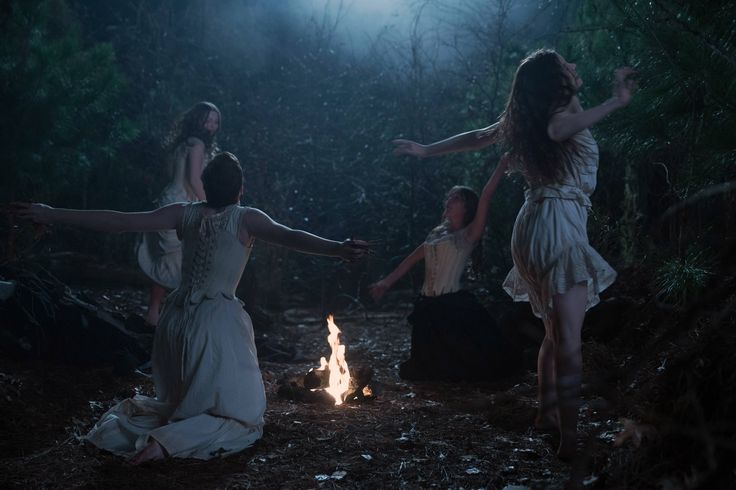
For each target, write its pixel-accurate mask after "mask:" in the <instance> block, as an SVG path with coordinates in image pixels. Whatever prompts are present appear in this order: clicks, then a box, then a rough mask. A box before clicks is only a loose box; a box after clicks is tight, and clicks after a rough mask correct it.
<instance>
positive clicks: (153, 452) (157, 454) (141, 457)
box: [130, 439, 168, 465]
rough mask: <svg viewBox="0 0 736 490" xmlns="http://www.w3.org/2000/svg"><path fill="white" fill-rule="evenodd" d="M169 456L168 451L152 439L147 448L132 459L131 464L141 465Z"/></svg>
mask: <svg viewBox="0 0 736 490" xmlns="http://www.w3.org/2000/svg"><path fill="white" fill-rule="evenodd" d="M167 456H168V455H167V454H166V450H165V449H164V448H163V446H161V444H159V443H158V441H157V440H155V439H151V441H150V442H149V443H148V445H146V447H144V448H143V449H141V450H140V451H138V452H137V453H135V454H134V455H133V457H132V458H130V464H134V465H139V464H141V463H145V462H146V461H156V460H159V459H164V458H166V457H167Z"/></svg>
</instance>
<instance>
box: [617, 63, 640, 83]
mask: <svg viewBox="0 0 736 490" xmlns="http://www.w3.org/2000/svg"><path fill="white" fill-rule="evenodd" d="M613 74H614V77H615V79H616V82H619V83H621V82H624V81H625V80H626V79H627V78H628V77H630V76H633V75H636V70H634V69H633V68H632V67H630V66H622V67H621V68H618V69H616V70H614V72H613Z"/></svg>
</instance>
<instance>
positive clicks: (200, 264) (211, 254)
mask: <svg viewBox="0 0 736 490" xmlns="http://www.w3.org/2000/svg"><path fill="white" fill-rule="evenodd" d="M245 211H246V208H243V207H241V206H238V205H237V204H232V205H230V206H227V207H225V208H224V209H222V210H213V209H212V208H209V207H208V206H207V205H206V204H204V203H192V204H189V205H188V206H187V208H186V210H185V212H184V217H183V219H182V223H181V227H180V230H179V235H180V236H181V238H182V243H183V260H182V282H181V285H180V286H179V288H178V289H177V290H176V291H175V292H174V293H173V294H174V295H175V296H176V297H177V298H178V299H180V300H183V299H184V298H188V299H189V301H191V302H193V303H198V302H200V301H201V300H202V299H204V298H214V297H217V296H218V295H222V296H225V297H226V298H234V297H235V289H236V287H237V285H238V282H239V281H240V277H241V275H242V274H243V270H244V269H245V265H246V263H247V262H248V258H249V256H250V251H251V245H252V239H250V238H249V239H248V241H247V242H248V245H247V246H246V245H243V243H242V242H241V241H240V239H239V236H238V232H239V228H240V222H241V217H242V213H244V212H245Z"/></svg>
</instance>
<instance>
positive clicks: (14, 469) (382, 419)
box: [0, 287, 662, 489]
mask: <svg viewBox="0 0 736 490" xmlns="http://www.w3.org/2000/svg"><path fill="white" fill-rule="evenodd" d="M614 292H615V291H614ZM85 293H86V294H87V295H88V296H89V297H91V298H93V299H94V300H95V301H96V302H97V303H98V304H100V305H101V306H102V307H104V308H106V309H110V310H116V311H118V312H120V313H122V314H124V315H135V314H140V313H141V312H142V311H143V305H144V300H145V298H144V292H143V290H142V288H136V287H126V288H87V289H86V291H85ZM393 299H394V300H393V301H391V302H389V303H388V304H387V305H385V306H383V307H381V308H380V309H378V308H376V309H369V310H360V311H357V312H356V311H343V312H340V311H336V312H334V314H335V321H336V323H337V324H338V325H339V327H340V328H341V329H342V332H343V334H342V342H343V343H344V344H346V345H347V346H348V362H349V363H350V364H351V366H352V367H353V368H357V367H370V368H372V369H373V371H374V376H373V380H372V382H371V387H372V388H373V390H374V392H375V394H376V396H375V398H374V399H373V400H370V401H366V402H364V403H362V404H355V405H341V406H331V405H325V404H316V403H304V402H295V401H290V400H286V399H283V398H281V397H280V396H279V395H278V388H279V386H280V383H282V382H283V380H284V379H288V378H291V377H300V376H302V375H303V374H305V373H306V372H307V371H308V370H309V368H311V367H316V366H318V359H319V357H320V356H329V346H328V344H327V341H326V337H327V328H326V325H325V321H324V318H322V317H321V316H320V312H319V311H316V310H314V309H310V308H306V307H292V308H289V309H287V310H284V311H280V312H268V313H269V315H270V318H271V320H272V323H271V325H270V326H268V327H264V328H260V329H257V330H256V336H257V338H258V342H259V349H261V347H263V349H262V351H263V352H264V354H263V355H262V356H260V357H262V358H261V370H262V373H263V380H264V383H265V387H266V394H267V399H268V408H267V411H266V415H265V419H266V427H265V431H264V436H263V438H262V440H260V441H259V442H258V443H257V444H256V445H255V446H254V447H252V448H250V449H248V450H246V451H244V452H242V453H240V454H237V455H234V456H231V457H228V458H224V459H219V460H211V461H197V460H180V459H172V460H165V461H160V462H153V463H147V464H143V465H140V466H132V465H130V464H128V463H127V462H126V461H125V460H123V459H121V458H119V457H116V456H113V455H110V454H107V453H104V452H102V451H99V450H97V449H95V448H93V447H88V446H87V445H85V444H84V443H83V442H82V441H81V439H80V436H82V435H84V434H85V433H86V432H87V431H88V430H89V429H90V427H91V426H92V425H93V424H94V422H95V420H96V419H97V418H98V417H99V416H100V415H101V414H102V413H104V412H105V411H106V410H107V409H108V408H109V407H110V406H111V405H112V404H114V403H115V402H117V401H119V400H121V399H123V398H126V397H130V396H133V395H135V394H145V395H151V396H152V395H153V394H154V393H153V384H152V381H151V379H150V378H149V377H146V376H144V375H142V374H140V373H131V374H127V375H117V374H114V372H113V369H112V367H111V366H107V365H102V366H96V367H79V366H73V365H69V364H62V363H52V362H49V361H39V360H18V359H10V358H7V357H5V356H3V357H0V388H2V389H1V390H0V395H2V399H1V400H0V420H1V421H2V422H1V423H2V433H3V436H2V439H3V440H2V442H1V443H0V486H2V487H3V488H80V487H81V488H96V487H103V488H179V487H186V488H289V489H291V488H293V489H303V488H454V489H459V488H467V489H471V488H488V489H492V488H493V489H503V488H508V489H521V488H531V489H537V488H545V489H546V488H565V487H582V488H612V487H614V486H615V487H618V486H620V485H622V483H621V479H620V478H618V479H616V480H615V481H616V483H613V482H614V480H612V479H609V478H608V474H607V472H608V471H609V470H610V469H611V464H612V462H615V461H619V462H620V461H628V460H630V458H631V457H632V455H633V454H635V453H636V451H638V449H637V448H636V447H635V444H632V441H633V442H634V443H636V446H638V445H639V444H640V443H641V439H642V438H641V434H642V433H645V432H646V428H645V426H641V427H642V428H641V430H637V431H634V432H635V434H634V436H635V437H629V436H631V432H632V431H631V427H632V426H631V425H630V422H627V421H626V419H625V418H624V417H629V416H631V413H630V412H631V409H630V405H627V404H626V403H624V402H622V400H624V399H625V397H626V395H625V393H624V392H625V391H626V389H625V388H622V383H625V384H626V385H627V386H628V387H633V386H634V385H635V384H636V383H638V382H639V381H637V379H634V377H628V378H627V377H626V376H625V375H623V376H622V375H621V374H620V373H619V374H618V375H615V376H611V375H610V369H611V368H612V367H613V366H611V363H616V364H617V365H618V364H620V365H623V364H624V363H625V362H626V360H627V359H618V360H617V357H618V356H620V355H622V354H620V353H617V352H616V351H615V349H613V347H610V346H606V343H607V342H606V339H605V336H604V338H603V339H600V338H594V336H593V337H591V335H586V339H585V346H584V351H583V354H584V358H585V376H586V384H585V386H584V393H583V405H582V407H581V412H580V413H581V420H580V425H579V429H580V438H579V439H580V448H581V451H580V454H579V456H578V458H577V459H576V460H575V461H574V462H573V463H572V464H565V463H563V462H561V461H559V460H558V459H557V458H556V456H555V443H556V436H554V435H550V434H543V433H539V432H536V431H535V430H533V428H532V426H531V422H532V420H533V418H534V414H535V407H536V401H535V398H536V394H535V375H534V373H533V372H532V370H528V371H526V372H524V373H522V374H519V375H517V376H515V377H512V378H509V379H507V380H504V381H503V382H498V383H410V382H405V381H403V380H401V379H400V378H399V377H398V368H397V365H398V363H399V362H400V361H402V360H403V359H405V358H406V356H407V353H408V351H409V342H410V329H409V327H408V325H407V324H406V316H407V314H408V313H409V311H410V308H411V304H410V299H411V298H410V296H409V295H408V294H404V295H400V294H399V295H394V298H393ZM608 303H609V304H616V299H615V298H613V299H611V300H609V302H608ZM641 303H642V302H639V303H637V302H633V303H627V305H629V306H628V307H629V308H630V307H631V305H632V304H633V305H635V304H640V305H641ZM605 304H606V303H604V305H605ZM504 305H505V306H504ZM509 305H510V303H503V304H501V303H499V304H497V305H496V306H497V307H498V309H503V308H507V309H508V308H510V306H509ZM512 306H513V305H512ZM601 307H602V313H601V314H598V315H593V314H592V313H591V315H589V317H590V322H592V323H593V324H594V325H593V327H592V328H591V331H592V332H593V334H595V333H596V332H600V331H602V329H606V328H611V327H610V324H611V322H613V324H614V325H615V324H616V323H617V322H619V323H620V322H624V321H628V320H626V318H633V317H636V318H637V320H636V321H637V322H638V323H640V325H641V327H643V328H646V327H647V323H648V322H649V321H650V318H647V317H646V316H642V314H641V312H638V313H637V314H636V315H633V316H632V315H631V314H627V313H625V312H624V313H623V314H622V313H621V312H620V311H619V312H618V313H616V312H615V310H612V309H611V308H620V303H619V306H613V307H609V308H608V309H606V307H604V306H603V305H601ZM601 307H599V308H601ZM527 308H528V306H527ZM491 311H493V305H491ZM514 311H516V310H514ZM592 311H595V310H592ZM505 318H507V320H506V321H509V320H508V316H507V317H505ZM532 321H533V320H532ZM596 324H599V325H597V326H596ZM607 324H608V326H606V325H607ZM586 328H587V327H586ZM637 342H640V339H637V338H636V336H632V338H631V339H630V341H629V342H626V343H624V345H629V346H630V347H631V346H633V345H636V343H637ZM639 345H641V344H639ZM284 346H288V347H286V348H285V349H284V350H288V351H289V352H288V353H285V355H284V356H280V355H279V349H282V348H283V347H284ZM259 354H260V351H259ZM280 357H283V359H279V358H280ZM624 357H625V356H624ZM631 359H632V356H628V360H631ZM658 362H660V361H659V360H657V359H653V360H651V362H649V361H647V362H644V363H642V364H641V366H640V369H639V371H640V372H641V373H642V374H640V375H639V376H640V378H641V379H644V378H647V377H654V376H656V375H657V373H658V368H660V369H659V371H662V369H661V367H662V366H660V365H659V364H658ZM528 363H529V364H532V365H533V362H532V361H530V362H528ZM606 370H608V371H607V372H608V373H609V374H608V375H607V376H601V375H600V373H602V372H604V371H606ZM627 412H628V413H627ZM627 434H628V436H627ZM617 436H618V438H619V440H620V441H624V440H625V439H629V441H626V442H625V443H624V444H620V445H614V441H615V440H616V438H617Z"/></svg>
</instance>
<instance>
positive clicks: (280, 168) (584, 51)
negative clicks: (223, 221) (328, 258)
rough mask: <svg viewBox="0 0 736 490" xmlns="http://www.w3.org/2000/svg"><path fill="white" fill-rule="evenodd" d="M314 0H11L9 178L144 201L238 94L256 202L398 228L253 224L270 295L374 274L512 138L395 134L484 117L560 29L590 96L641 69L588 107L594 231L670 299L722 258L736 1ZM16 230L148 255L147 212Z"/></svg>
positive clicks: (123, 201) (497, 213)
mask: <svg viewBox="0 0 736 490" xmlns="http://www.w3.org/2000/svg"><path fill="white" fill-rule="evenodd" d="M317 3H318V4H319V5H320V6H319V7H318V8H314V7H315V4H314V3H313V4H312V6H311V7H312V8H311V9H307V10H305V8H304V6H305V4H304V2H300V1H298V0H283V1H279V2H271V1H267V0H249V1H246V0H222V1H219V2H208V1H205V0H177V1H173V0H159V1H152V0H146V1H144V0H139V1H128V2H114V3H112V4H109V3H101V2H95V1H87V0H48V1H37V2H17V1H4V2H2V9H0V27H1V29H0V30H1V31H2V34H1V36H2V45H1V47H0V71H1V72H2V85H1V86H0V91H1V92H0V94H1V95H0V96H1V97H2V100H3V106H4V113H5V115H4V117H3V118H2V123H1V124H2V127H0V141H1V144H2V148H3V153H4V161H5V162H6V163H5V165H4V172H3V173H4V176H3V179H2V184H0V200H2V201H3V202H7V201H9V200H13V199H33V200H38V201H44V202H48V203H51V204H52V205H56V206H69V207H87V208H93V207H102V208H115V209H122V210H145V209H150V208H151V207H152V206H153V200H154V199H155V197H156V196H157V194H158V193H159V192H160V189H161V188H162V187H163V185H164V181H163V172H162V167H163V165H162V162H163V155H162V150H161V142H162V140H163V137H164V136H165V134H166V132H167V131H168V130H169V129H170V127H171V124H172V122H173V120H174V118H175V117H176V116H177V115H178V114H179V113H180V112H182V111H183V110H185V109H186V108H188V107H189V106H191V105H192V104H193V103H194V102H197V101H199V100H209V101H212V102H214V103H215V104H216V105H218V106H219V107H220V108H221V110H222V113H223V121H222V129H221V132H220V134H219V135H218V141H219V145H220V147H221V148H222V149H225V150H229V151H232V152H234V153H235V154H237V155H238V156H239V157H240V158H241V160H242V162H243V163H244V166H245V171H246V186H247V189H246V194H247V195H246V197H245V199H244V202H245V203H247V204H249V205H253V206H256V207H259V208H262V209H263V210H265V211H266V212H268V213H269V214H271V215H272V216H273V217H274V218H275V219H277V220H280V221H282V222H284V223H285V224H287V225H290V226H295V227H303V228H306V229H309V230H312V231H314V232H316V233H319V234H323V235H326V236H330V237H334V238H336V239H341V238H346V237H348V236H356V237H361V238H365V239H372V240H380V241H381V244H380V246H379V249H378V253H377V255H376V258H375V259H374V260H372V261H370V262H369V263H368V264H366V265H364V266H362V267H364V269H365V270H364V271H363V273H362V274H359V275H356V274H355V273H354V271H353V272H352V273H350V274H347V275H341V274H340V271H341V270H342V268H343V266H342V265H340V264H337V263H326V262H325V261H323V260H316V261H315V259H310V258H303V257H298V256H295V254H288V253H286V252H284V251H283V250H280V249H277V248H274V247H267V246H266V247H263V246H262V247H259V249H257V253H256V254H255V256H254V259H253V264H252V265H251V269H250V272H249V274H251V275H252V276H253V277H258V278H259V283H258V286H257V287H256V288H254V290H257V295H258V296H259V298H258V299H259V300H260V301H266V302H270V303H274V302H275V303H278V301H279V298H283V297H287V296H289V295H291V294H296V293H298V292H301V293H304V291H313V292H315V293H313V296H314V295H315V294H317V293H319V294H321V298H315V297H310V299H312V300H314V299H319V300H321V301H323V302H324V301H325V298H326V297H329V296H331V295H334V294H335V293H336V292H340V293H345V294H347V295H349V296H352V297H357V296H358V295H359V294H360V291H361V290H362V289H361V286H362V285H365V283H368V282H369V281H372V280H375V279H376V278H377V277H380V276H381V275H382V274H383V273H384V272H386V271H388V270H390V268H392V267H393V266H394V265H395V263H396V261H397V260H398V259H400V258H401V257H402V256H403V255H405V254H406V253H408V252H409V251H410V250H412V249H413V248H414V247H415V246H416V245H417V244H418V243H420V242H421V241H422V239H423V237H424V236H425V235H426V233H427V231H428V230H429V229H431V228H432V227H433V226H434V225H436V224H437V223H438V221H439V216H440V213H441V204H442V200H443V196H444V194H445V192H446V191H447V190H448V189H449V188H450V187H451V186H452V185H454V184H466V185H471V186H473V187H475V188H476V189H479V188H480V187H481V186H482V184H483V182H484V181H485V179H486V178H487V176H488V174H489V172H490V171H491V169H492V168H493V166H494V165H495V163H496V161H497V157H498V155H499V154H500V152H501V151H503V148H497V149H491V150H489V151H484V152H479V153H469V154H463V155H456V156H447V157H441V158H435V159H431V160H417V159H411V158H397V157H394V156H393V155H392V154H391V144H390V141H391V140H392V139H393V138H395V137H407V138H411V139H416V140H418V141H423V142H430V141H434V140H437V139H440V138H443V137H446V136H449V135H451V134H455V133H458V132H461V131H465V130H469V129H474V128H477V127H482V126H485V125H488V124H490V123H491V122H493V121H494V120H495V119H496V117H497V116H498V114H499V113H500V112H501V111H502V109H503V106H504V103H505V98H506V95H507V93H508V91H509V87H510V81H511V78H512V76H513V72H514V69H515V67H516V66H517V65H518V63H519V61H520V59H522V58H523V57H524V55H525V54H526V53H528V52H530V51H531V50H533V49H536V48H539V47H554V48H556V49H558V50H559V51H560V52H561V53H563V55H565V56H566V57H567V58H568V59H571V60H573V61H574V62H577V64H578V71H579V72H580V73H581V75H582V77H583V79H584V81H585V85H584V87H583V90H582V92H581V94H580V96H581V99H582V102H583V104H584V106H591V105H594V104H597V103H600V102H602V101H603V100H605V99H606V98H607V97H608V96H609V93H610V86H611V79H612V72H613V70H614V69H615V68H616V67H618V66H621V65H625V64H628V65H632V66H634V67H636V69H637V70H638V71H639V74H640V90H639V91H638V93H637V94H636V98H635V100H634V102H633V103H632V105H631V106H630V107H628V108H627V109H626V110H625V111H621V112H620V113H617V114H615V115H613V116H611V117H610V118H608V119H607V120H606V121H604V122H603V123H601V124H599V125H597V127H596V128H595V131H594V134H595V136H596V137H597V139H598V142H599V144H600V147H601V165H600V172H599V187H598V190H597V192H596V193H595V195H594V199H593V201H594V214H593V216H592V219H591V223H590V235H591V240H592V241H593V242H594V244H595V246H596V247H597V248H599V250H600V251H601V252H602V254H603V255H604V256H605V257H606V258H608V259H609V260H610V261H611V262H612V263H613V264H615V266H617V267H619V268H622V267H623V268H625V267H640V268H643V269H644V270H646V271H648V272H649V273H650V274H651V277H652V282H651V287H652V288H654V292H655V293H657V294H658V295H659V296H660V297H661V299H662V301H665V302H670V303H680V302H683V301H686V300H687V298H692V297H693V295H695V294H697V290H698V289H699V288H702V287H703V286H704V285H705V283H706V282H707V279H708V277H709V275H711V274H714V273H715V272H716V271H717V270H718V260H719V257H721V256H722V254H723V251H724V249H725V248H726V247H727V246H728V245H729V244H732V243H733V237H734V226H736V221H735V218H734V203H736V201H735V198H734V193H733V188H732V185H731V184H729V182H732V181H733V178H734V173H736V170H734V169H735V167H734V165H733V157H734V148H735V147H736V145H735V144H734V142H733V138H732V135H733V134H735V130H736V115H735V112H734V108H735V106H736V91H735V87H734V83H736V82H735V81H734V80H736V76H734V75H735V72H736V52H735V49H734V32H736V29H735V24H734V22H735V20H734V19H736V3H734V2H720V3H717V2H707V3H702V4H700V3H698V2H688V1H680V0H658V1H654V2H629V1H597V0H591V1H585V2H582V1H579V0H559V1H546V0H524V1H516V2H514V1H510V0H486V1H481V0H460V1H442V0H426V1H406V2H403V3H402V2H400V4H401V5H402V6H403V9H404V10H403V11H402V12H403V13H402V17H401V19H400V22H399V19H394V21H393V23H388V24H386V25H383V26H382V27H381V26H379V28H374V29H373V30H372V31H370V32H368V31H366V32H363V31H362V30H361V28H360V27H357V26H362V28H366V29H367V27H366V25H365V24H361V18H360V11H356V9H357V7H356V3H359V2H352V3H351V2H349V1H345V2H342V1H333V2H322V3H319V2H317ZM365 22H366V23H367V22H369V20H368V18H367V17H366V20H365ZM522 191H523V183H522V181H521V179H520V178H518V176H517V177H514V178H512V179H510V180H509V181H507V182H506V183H504V184H503V185H502V186H501V188H500V190H499V192H498V194H497V198H496V199H495V201H494V203H493V208H492V215H491V218H490V221H489V223H490V224H489V227H488V231H487V236H486V239H485V247H484V251H485V252H484V253H485V262H484V263H485V266H484V269H483V271H482V272H483V274H481V277H480V279H481V281H482V282H481V285H485V286H486V287H487V289H488V290H489V291H490V292H491V294H494V293H498V294H501V293H500V289H499V286H498V285H499V284H500V282H501V280H502V278H503V276H504V274H505V273H506V271H507V270H508V269H509V267H510V265H511V262H510V261H511V259H510V253H509V245H508V244H509V237H510V230H511V225H512V223H513V219H514V217H515V214H516V211H517V209H518V207H519V206H520V203H521V200H522V199H523V197H522ZM16 234H17V233H11V234H10V235H13V236H12V237H10V238H9V239H8V240H6V241H5V243H4V244H3V245H4V246H5V247H6V248H8V247H10V246H12V247H13V248H14V249H17V248H26V247H28V246H32V247H35V249H34V251H35V252H42V249H43V250H45V251H58V250H66V249H73V250H76V251H78V252H82V253H89V254H91V255H93V256H96V257H98V258H99V259H100V260H102V261H103V262H108V263H118V264H119V263H127V264H130V265H134V259H133V254H132V248H133V242H134V239H135V238H134V237H132V236H125V237H120V236H114V235H108V236H105V237H100V236H98V235H95V238H94V239H91V238H90V237H91V235H89V234H87V233H83V232H77V231H71V230H60V231H59V232H58V233H56V235H55V238H54V240H48V239H43V240H38V239H37V237H28V236H23V235H22V233H21V235H20V236H15V235H16ZM16 242H17V243H16ZM6 252H9V251H6ZM259 270H268V271H269V273H268V274H259V272H258V271H259ZM419 272H420V271H419ZM358 276H359V277H361V278H362V279H361V280H360V281H361V282H360V283H358V284H356V279H355V278H356V277H358ZM417 278H419V276H417ZM343 279H344V281H343ZM412 280H413V279H412ZM409 285H413V283H412V284H409Z"/></svg>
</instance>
